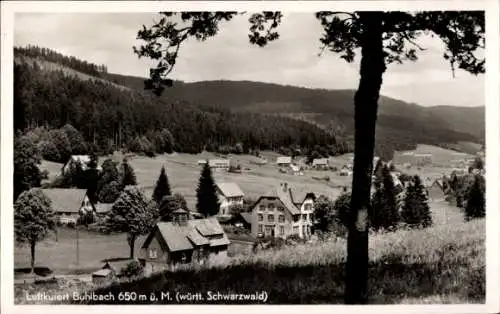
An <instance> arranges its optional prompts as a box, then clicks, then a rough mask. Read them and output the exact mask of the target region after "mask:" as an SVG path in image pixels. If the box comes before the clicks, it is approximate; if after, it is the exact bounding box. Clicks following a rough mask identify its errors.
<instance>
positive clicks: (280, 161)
mask: <svg viewBox="0 0 500 314" xmlns="http://www.w3.org/2000/svg"><path fill="white" fill-rule="evenodd" d="M291 163H292V157H290V156H281V157H278V158H277V159H276V164H277V165H278V166H279V167H288V166H290V164H291Z"/></svg>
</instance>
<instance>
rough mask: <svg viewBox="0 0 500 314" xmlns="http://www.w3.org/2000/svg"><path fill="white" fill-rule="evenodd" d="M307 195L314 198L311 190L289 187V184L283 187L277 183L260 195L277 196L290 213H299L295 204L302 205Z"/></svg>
mask: <svg viewBox="0 0 500 314" xmlns="http://www.w3.org/2000/svg"><path fill="white" fill-rule="evenodd" d="M308 196H312V197H313V198H315V195H314V193H312V192H308V191H306V190H301V189H296V188H291V187H290V186H287V187H286V189H285V188H284V186H283V185H278V186H276V187H275V188H274V189H270V190H269V191H267V193H266V194H265V195H262V197H272V198H279V200H280V201H281V202H282V203H283V205H285V207H286V209H288V211H289V212H290V213H291V214H292V215H298V214H300V210H299V208H297V205H302V203H303V202H304V201H305V199H306V198H307V197H308Z"/></svg>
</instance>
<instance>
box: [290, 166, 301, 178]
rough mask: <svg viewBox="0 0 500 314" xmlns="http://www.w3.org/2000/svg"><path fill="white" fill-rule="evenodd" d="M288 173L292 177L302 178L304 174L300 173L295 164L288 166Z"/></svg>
mask: <svg viewBox="0 0 500 314" xmlns="http://www.w3.org/2000/svg"><path fill="white" fill-rule="evenodd" d="M290 171H291V173H292V174H293V175H296V176H302V175H304V173H303V172H302V171H300V167H299V166H298V165H296V164H290Z"/></svg>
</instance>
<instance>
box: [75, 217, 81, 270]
mask: <svg viewBox="0 0 500 314" xmlns="http://www.w3.org/2000/svg"><path fill="white" fill-rule="evenodd" d="M76 265H77V266H79V265H80V231H79V230H78V225H76Z"/></svg>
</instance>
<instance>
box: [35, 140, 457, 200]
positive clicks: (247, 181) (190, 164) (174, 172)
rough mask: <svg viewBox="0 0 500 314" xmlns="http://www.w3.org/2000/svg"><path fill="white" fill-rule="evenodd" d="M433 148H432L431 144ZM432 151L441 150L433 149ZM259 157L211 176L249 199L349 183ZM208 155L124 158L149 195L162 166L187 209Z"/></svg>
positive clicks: (329, 191)
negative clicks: (283, 187) (283, 189)
mask: <svg viewBox="0 0 500 314" xmlns="http://www.w3.org/2000/svg"><path fill="white" fill-rule="evenodd" d="M419 147H420V150H424V151H425V149H427V150H428V149H430V148H429V147H430V146H429V147H427V146H425V145H422V146H419ZM431 148H432V149H434V147H431ZM434 150H436V151H437V150H442V149H441V148H435V149H434ZM262 155H263V157H264V158H266V159H267V160H268V163H267V164H266V165H262V166H259V165H255V164H252V163H251V160H252V159H253V158H254V157H253V156H248V155H233V156H230V158H231V159H232V160H233V161H234V162H236V163H238V164H240V165H241V166H242V169H243V173H241V174H238V173H229V172H217V171H214V172H213V174H214V178H215V180H216V181H217V182H223V181H232V182H235V183H237V184H238V185H239V186H240V187H241V189H242V190H243V192H244V193H245V196H247V197H250V198H257V197H259V196H260V195H262V194H263V193H266V192H268V191H269V190H270V189H271V188H273V187H274V186H276V185H279V183H281V182H284V181H286V182H288V183H289V184H290V185H291V186H293V187H294V188H296V189H299V190H307V191H313V192H315V193H316V194H318V195H320V194H323V195H326V196H328V197H330V198H331V199H336V198H337V197H338V196H339V195H340V194H341V191H342V187H344V186H350V185H351V180H352V177H343V176H339V175H338V173H337V172H333V171H316V170H306V171H304V175H303V176H295V175H291V174H286V173H280V172H279V171H278V168H277V166H276V164H275V162H276V157H277V156H279V155H278V154H276V153H273V152H263V153H262ZM106 158H112V159H113V160H114V161H116V162H121V161H122V160H123V155H122V154H120V153H115V154H114V155H112V156H108V157H101V158H100V159H99V162H100V163H102V162H103V161H104V159H106ZM207 158H208V159H211V158H221V157H218V156H216V155H214V154H212V153H208V152H204V153H202V154H197V155H190V154H172V155H160V156H156V157H154V158H149V157H144V156H131V157H128V159H129V163H130V164H131V165H132V167H133V168H134V170H135V174H136V177H137V182H138V184H139V186H140V187H141V188H142V189H143V190H144V192H145V194H146V195H147V196H151V194H152V191H153V189H154V186H155V184H156V180H157V179H158V175H159V174H160V170H161V167H162V166H165V169H166V171H167V174H168V178H169V181H170V186H171V188H172V190H173V192H174V193H181V194H182V195H184V197H185V198H186V201H187V202H188V206H189V207H190V208H193V209H194V208H195V207H196V186H197V185H198V179H199V175H200V170H201V168H200V166H199V165H198V164H197V162H198V160H202V159H207ZM351 158H352V154H346V155H342V156H337V157H331V158H330V162H331V164H332V166H336V167H337V168H340V167H341V166H342V165H345V164H347V163H349V162H351ZM61 167H62V164H57V163H52V162H47V161H43V162H42V166H41V168H42V169H46V170H47V171H49V178H52V179H53V178H54V177H55V176H56V175H57V174H58V173H60V170H61ZM401 170H402V171H404V172H407V173H409V174H418V175H420V176H421V177H422V179H423V180H424V182H426V181H425V180H427V182H430V181H431V180H432V179H435V178H440V177H442V176H443V174H450V172H451V170H450V169H449V168H444V167H424V168H421V169H418V168H417V167H412V168H411V169H401ZM324 176H328V177H330V181H329V182H326V181H323V180H317V179H314V178H313V177H317V178H318V177H320V178H321V177H324Z"/></svg>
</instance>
